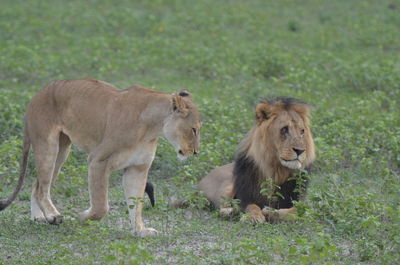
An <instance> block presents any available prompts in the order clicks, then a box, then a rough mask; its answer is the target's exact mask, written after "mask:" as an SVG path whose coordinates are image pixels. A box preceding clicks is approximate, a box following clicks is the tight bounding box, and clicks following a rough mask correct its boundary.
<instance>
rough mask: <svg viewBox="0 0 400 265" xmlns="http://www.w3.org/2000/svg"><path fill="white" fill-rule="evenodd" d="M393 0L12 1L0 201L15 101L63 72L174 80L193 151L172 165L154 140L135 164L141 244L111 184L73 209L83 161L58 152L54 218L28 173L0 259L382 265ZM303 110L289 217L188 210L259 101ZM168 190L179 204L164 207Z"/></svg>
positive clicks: (388, 193) (393, 122)
mask: <svg viewBox="0 0 400 265" xmlns="http://www.w3.org/2000/svg"><path fill="white" fill-rule="evenodd" d="M399 10H400V3H399V2H398V1H394V0H392V1H387V0H382V1H372V0H370V1H345V0H339V1H328V0H326V1H323V0H310V1H303V2H302V3H301V4H300V3H298V2H297V1H289V0H282V1H261V0H258V1H235V0H231V1H228V0H224V1H209V0H205V1H179V0H176V1H172V0H171V1H162V0H157V1H128V0H121V1H118V2H115V1H105V0H103V1H94V0H92V1H61V0H55V1H49V0H37V1H30V2H27V1H21V0H13V1H9V0H4V1H2V4H1V9H0V40H1V41H0V62H1V63H0V109H1V111H0V197H1V198H4V197H6V196H8V195H9V194H10V193H11V191H12V190H13V189H14V187H15V184H16V179H17V175H18V170H19V160H20V156H21V144H22V142H21V135H22V126H23V122H22V121H23V116H24V110H25V106H26V104H27V102H28V101H29V99H30V98H31V96H32V95H34V94H35V92H36V91H37V90H39V89H40V87H42V86H44V85H46V84H47V83H49V82H51V81H53V80H57V79H66V78H83V77H91V78H97V79H101V80H104V81H107V82H109V83H112V84H114V85H116V86H117V87H121V88H125V87H127V86H129V85H132V84H141V85H144V86H148V87H151V88H154V89H158V90H162V91H165V92H174V91H179V90H181V89H183V88H186V89H188V90H189V91H190V92H191V93H192V94H193V97H194V100H195V101H196V102H197V103H198V105H199V108H200V110H201V112H202V119H203V128H202V151H201V153H200V154H199V155H198V156H197V157H194V158H192V159H190V160H189V161H187V162H184V163H179V162H178V161H177V160H176V158H175V154H174V151H173V148H172V147H171V146H170V145H169V144H168V143H167V142H166V141H161V142H160V145H159V148H158V151H157V156H156V159H155V161H154V164H153V166H152V169H151V171H150V175H149V176H150V180H151V181H152V182H154V183H155V185H156V197H157V206H156V207H155V208H150V207H149V203H148V202H147V201H146V205H147V206H148V207H147V208H146V209H145V211H144V216H145V220H146V223H147V225H148V226H151V227H154V228H156V229H158V230H159V231H160V232H161V235H160V236H157V237H154V238H145V239H138V238H135V237H133V236H131V234H130V229H129V223H128V215H127V207H126V206H125V202H124V199H123V192H122V186H121V177H120V174H119V173H116V174H114V175H113V176H112V177H111V181H110V205H111V211H110V213H109V215H108V216H107V217H105V218H104V219H103V220H102V221H101V222H93V223H89V224H87V225H82V224H80V223H79V222H78V221H76V220H75V219H74V218H75V216H76V212H78V211H80V210H83V209H85V208H86V207H87V206H88V202H89V197H88V193H87V177H86V175H87V166H86V160H85V158H86V155H85V154H83V153H81V152H80V151H79V150H76V149H74V150H73V152H72V154H71V156H70V157H69V159H68V161H67V163H66V165H65V166H64V168H63V170H62V173H61V175H60V178H59V180H58V183H57V184H56V185H55V187H54V189H53V193H52V195H53V200H54V202H55V204H56V205H57V207H58V208H59V210H61V211H62V213H63V214H64V215H65V216H66V217H67V218H69V220H66V221H65V222H64V223H63V224H62V225H60V226H51V225H46V224H38V223H35V222H32V221H30V220H29V215H30V210H29V198H30V187H31V183H32V182H33V180H34V178H35V169H34V167H33V164H32V158H31V163H30V165H29V176H28V177H27V180H26V183H25V185H24V188H23V190H22V192H21V193H20V195H19V197H18V199H17V200H16V201H15V202H14V203H13V204H12V206H10V207H9V209H7V210H5V211H3V212H1V213H0V264H86V263H87V264H96V263H97V264H106V263H118V264H266V263H272V264H360V263H365V264H396V263H398V260H400V254H399V253H400V236H399V235H400V225H399V224H400V217H399V216H400V200H399V195H400V176H399V175H400V155H399V154H400V109H399V107H398V106H399V104H400V74H399V73H400V63H399V62H400V55H399V47H400V35H399V34H398V33H399V28H400V16H398V12H399ZM271 96H291V97H296V98H300V99H302V100H304V101H306V102H309V103H311V104H312V105H313V106H314V110H313V118H312V123H313V132H314V137H315V142H316V147H317V156H318V159H317V161H316V163H315V166H314V169H313V172H312V176H311V186H310V190H309V192H308V196H307V199H306V200H305V201H304V202H301V203H299V205H298V207H299V208H300V209H302V210H303V211H302V212H303V214H302V216H301V218H300V220H299V221H297V222H295V223H280V224H268V223H267V224H261V225H255V226H253V225H249V224H246V223H241V222H236V221H234V220H224V219H222V218H220V217H219V216H218V215H217V213H216V212H213V211H208V210H206V209H204V208H203V205H204V198H203V197H201V196H198V195H197V193H196V184H197V182H198V180H199V179H200V178H201V177H202V176H204V175H205V174H206V173H207V172H208V171H209V170H211V169H212V168H215V167H217V166H220V165H222V164H224V163H228V162H230V161H231V160H232V158H233V154H234V152H235V149H236V146H237V144H238V142H239V141H240V139H241V138H242V137H243V135H244V134H245V132H246V131H247V130H248V129H249V128H250V127H251V125H252V123H253V121H252V119H253V116H254V114H253V111H254V107H255V104H256V103H257V102H258V100H259V99H261V98H267V97H271ZM173 195H178V196H179V197H182V198H189V199H191V200H192V201H193V204H192V205H191V206H190V207H189V208H188V209H173V208H170V207H168V200H169V198H171V197H172V196H173Z"/></svg>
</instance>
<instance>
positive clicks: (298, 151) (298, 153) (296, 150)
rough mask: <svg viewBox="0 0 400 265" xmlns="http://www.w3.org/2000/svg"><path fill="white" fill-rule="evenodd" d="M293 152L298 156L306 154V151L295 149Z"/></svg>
mask: <svg viewBox="0 0 400 265" xmlns="http://www.w3.org/2000/svg"><path fill="white" fill-rule="evenodd" d="M293 151H295V152H296V154H297V155H298V156H299V155H301V154H302V153H303V152H304V149H296V148H293Z"/></svg>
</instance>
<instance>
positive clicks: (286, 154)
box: [199, 98, 315, 222]
mask: <svg viewBox="0 0 400 265" xmlns="http://www.w3.org/2000/svg"><path fill="white" fill-rule="evenodd" d="M255 114H256V121H255V124H254V126H253V128H251V130H250V131H249V132H248V133H247V135H246V136H245V138H244V139H243V140H242V142H241V143H240V145H239V147H238V150H237V153H236V157H235V161H234V162H233V163H230V164H227V165H224V166H221V167H219V168H216V169H214V170H212V171H211V172H210V173H209V174H208V175H207V176H206V177H204V178H203V179H202V180H201V181H200V183H199V188H200V190H202V191H204V193H205V195H206V196H207V198H208V199H209V200H210V201H211V202H212V203H213V204H214V205H215V206H216V207H219V208H220V212H221V214H223V215H228V214H230V213H231V212H232V210H233V209H232V208H231V207H229V206H228V205H227V202H226V200H224V198H228V199H229V198H236V199H239V200H240V208H241V210H242V211H244V212H245V213H246V214H247V216H248V217H249V218H250V219H251V220H253V221H255V222H264V221H265V220H266V217H267V218H268V220H270V221H277V220H282V219H288V218H289V217H290V214H295V213H296V209H295V208H294V207H293V201H295V200H296V201H297V200H298V199H299V198H300V197H301V193H302V192H304V191H305V188H306V187H305V185H306V184H307V180H304V179H303V178H302V174H301V172H300V170H301V169H304V168H306V167H308V166H310V165H311V163H312V162H313V161H314V159H315V150H314V142H313V138H312V134H311V129H310V121H309V116H310V108H309V106H308V105H307V104H306V103H304V102H302V101H300V100H297V99H293V98H274V99H270V100H267V101H263V102H261V103H260V104H258V105H257V107H256V113H255ZM268 188H269V189H275V191H276V192H278V193H279V194H278V195H277V196H276V197H277V200H275V201H274V200H272V199H271V198H268V196H266V194H262V192H261V189H264V190H265V189H268ZM270 207H272V208H275V209H278V210H276V211H275V210H271V208H270Z"/></svg>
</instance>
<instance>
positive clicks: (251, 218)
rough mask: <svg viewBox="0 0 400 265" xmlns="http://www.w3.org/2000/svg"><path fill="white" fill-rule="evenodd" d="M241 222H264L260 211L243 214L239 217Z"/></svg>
mask: <svg viewBox="0 0 400 265" xmlns="http://www.w3.org/2000/svg"><path fill="white" fill-rule="evenodd" d="M240 221H241V222H251V223H264V222H265V216H264V215H263V214H262V213H261V212H260V213H257V214H254V213H253V214H243V215H242V217H241V218H240Z"/></svg>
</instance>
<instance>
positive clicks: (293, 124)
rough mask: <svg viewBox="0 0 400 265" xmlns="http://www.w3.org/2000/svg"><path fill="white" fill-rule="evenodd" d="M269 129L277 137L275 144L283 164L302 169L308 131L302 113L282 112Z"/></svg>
mask: <svg viewBox="0 0 400 265" xmlns="http://www.w3.org/2000/svg"><path fill="white" fill-rule="evenodd" d="M269 130H270V134H271V135H273V138H274V139H276V141H274V145H275V148H276V150H277V156H278V158H279V161H280V162H281V164H282V166H285V167H288V168H291V169H300V168H301V167H302V164H303V163H304V161H305V159H306V156H307V153H306V152H305V151H306V148H307V145H306V142H305V134H306V133H308V131H307V132H306V126H305V125H304V121H303V120H302V119H301V117H300V115H299V114H298V113H297V112H295V111H285V112H282V113H280V114H279V115H278V116H277V117H276V118H275V120H274V121H273V122H272V124H271V126H270V128H269Z"/></svg>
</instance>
